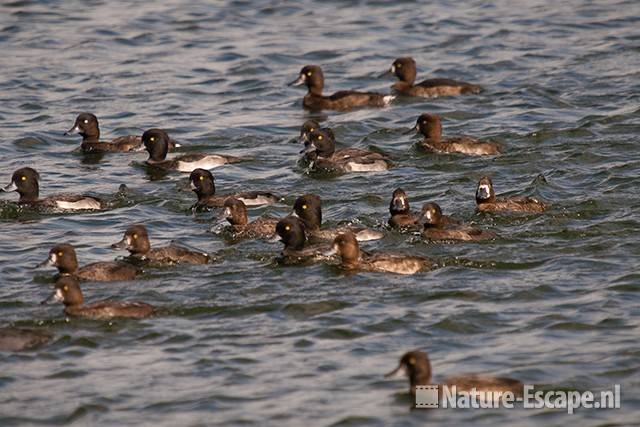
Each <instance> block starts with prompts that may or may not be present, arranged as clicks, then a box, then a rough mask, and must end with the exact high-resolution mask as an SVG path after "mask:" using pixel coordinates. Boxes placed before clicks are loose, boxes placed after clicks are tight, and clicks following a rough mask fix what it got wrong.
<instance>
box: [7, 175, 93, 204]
mask: <svg viewBox="0 0 640 427" xmlns="http://www.w3.org/2000/svg"><path fill="white" fill-rule="evenodd" d="M39 179H40V174H38V172H37V171H36V170H35V169H32V168H21V169H18V170H17V171H15V172H14V173H13V175H12V176H11V182H10V183H9V184H8V185H7V186H6V187H4V188H3V189H2V191H4V192H11V191H17V192H18V194H19V195H20V199H18V203H20V204H24V205H29V206H32V207H35V208H49V209H59V210H96V209H102V208H104V207H105V204H104V202H103V201H102V200H100V199H98V198H97V197H92V196H85V195H76V194H56V195H54V196H49V197H45V198H44V199H40V198H38V197H39V195H40V185H39V183H38V180H39Z"/></svg>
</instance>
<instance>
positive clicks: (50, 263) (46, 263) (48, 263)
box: [34, 257, 56, 268]
mask: <svg viewBox="0 0 640 427" xmlns="http://www.w3.org/2000/svg"><path fill="white" fill-rule="evenodd" d="M55 265H56V263H55V261H54V260H53V259H51V257H49V258H47V259H45V260H44V261H42V262H41V263H40V264H38V265H36V266H35V267H34V268H42V267H55Z"/></svg>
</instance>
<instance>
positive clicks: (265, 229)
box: [224, 197, 278, 239]
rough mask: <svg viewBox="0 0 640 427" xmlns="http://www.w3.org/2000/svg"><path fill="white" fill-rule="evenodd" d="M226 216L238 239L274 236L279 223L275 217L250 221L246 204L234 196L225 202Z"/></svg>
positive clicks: (234, 235)
mask: <svg viewBox="0 0 640 427" xmlns="http://www.w3.org/2000/svg"><path fill="white" fill-rule="evenodd" d="M224 217H225V219H226V220H227V221H229V224H231V230H232V232H233V237H234V238H236V239H256V238H266V237H273V235H274V234H275V233H276V225H277V224H278V220H277V219H275V218H257V219H255V220H253V221H251V222H249V220H248V218H247V207H246V205H245V204H244V203H243V202H242V200H238V199H235V198H233V197H229V198H227V200H225V202H224Z"/></svg>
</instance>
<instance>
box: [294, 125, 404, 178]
mask: <svg viewBox="0 0 640 427" xmlns="http://www.w3.org/2000/svg"><path fill="white" fill-rule="evenodd" d="M303 152H304V153H305V157H307V159H308V160H309V161H310V162H311V163H310V164H311V169H313V170H318V171H329V172H341V173H345V172H381V171H386V170H388V169H389V168H391V167H392V166H393V163H392V161H391V159H390V158H389V157H388V156H386V155H384V154H381V153H376V152H373V151H368V150H361V149H359V148H344V149H341V150H336V142H335V138H334V135H333V132H328V131H327V130H326V129H318V130H316V131H314V132H311V133H310V134H309V144H308V145H307V146H306V147H305V149H304V150H303Z"/></svg>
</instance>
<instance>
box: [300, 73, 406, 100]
mask: <svg viewBox="0 0 640 427" xmlns="http://www.w3.org/2000/svg"><path fill="white" fill-rule="evenodd" d="M302 84H304V85H306V86H307V89H308V92H307V94H306V95H305V96H304V98H303V100H302V105H303V106H304V108H307V109H309V110H350V109H352V108H357V107H384V106H386V105H389V103H390V102H391V101H392V100H393V99H394V96H392V95H383V94H381V93H374V92H356V91H353V90H343V91H340V92H336V93H334V94H333V95H330V96H324V95H322V89H323V88H324V75H323V74H322V69H321V68H320V67H318V66H317V65H306V66H304V67H303V68H302V70H300V75H299V76H298V78H297V79H296V80H294V81H292V82H291V83H289V86H298V85H302Z"/></svg>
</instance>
